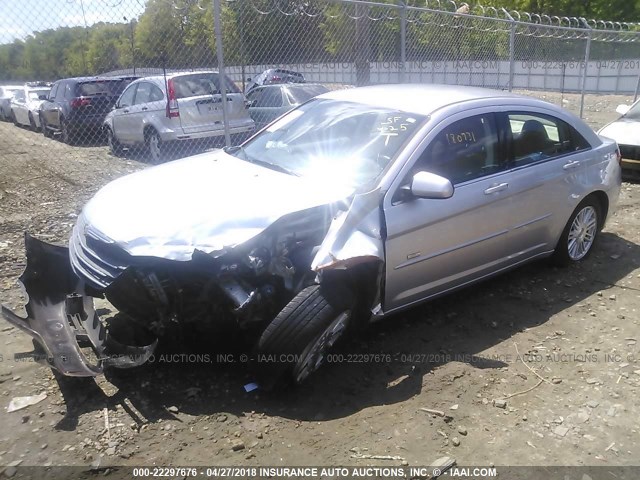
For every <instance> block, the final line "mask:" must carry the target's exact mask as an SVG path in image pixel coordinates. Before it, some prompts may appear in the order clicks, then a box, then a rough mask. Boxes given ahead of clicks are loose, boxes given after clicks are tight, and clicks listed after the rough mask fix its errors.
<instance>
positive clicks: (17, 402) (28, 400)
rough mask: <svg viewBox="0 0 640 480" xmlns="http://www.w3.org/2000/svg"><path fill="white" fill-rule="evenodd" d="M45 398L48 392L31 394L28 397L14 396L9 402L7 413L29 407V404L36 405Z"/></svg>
mask: <svg viewBox="0 0 640 480" xmlns="http://www.w3.org/2000/svg"><path fill="white" fill-rule="evenodd" d="M45 398H47V394H46V393H41V394H40V395H29V396H28V397H14V398H12V399H11V401H10V402H9V407H8V408H7V413H11V412H15V411H17V410H22V409H23V408H27V407H28V406H29V405H35V404H36V403H40V402H41V401H42V400H44V399H45Z"/></svg>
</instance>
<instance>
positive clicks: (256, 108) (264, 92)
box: [247, 83, 329, 129]
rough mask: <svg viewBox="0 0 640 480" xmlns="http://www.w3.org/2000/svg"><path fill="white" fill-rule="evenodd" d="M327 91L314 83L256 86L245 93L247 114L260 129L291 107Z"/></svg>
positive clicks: (322, 86)
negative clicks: (247, 103)
mask: <svg viewBox="0 0 640 480" xmlns="http://www.w3.org/2000/svg"><path fill="white" fill-rule="evenodd" d="M328 91H329V89H328V88H327V87H325V86H324V85H320V84H316V83H304V84H299V85H298V84H288V83H286V84H280V85H265V86H262V87H256V88H254V89H253V90H251V91H250V92H249V93H248V94H247V101H248V102H249V115H251V118H253V121H254V122H256V128H258V129H260V128H262V127H264V126H265V125H268V124H269V123H271V122H272V121H274V120H275V119H276V118H278V117H279V116H280V115H282V114H284V113H286V112H288V111H289V110H291V109H292V108H295V107H297V106H298V105H302V104H303V103H304V102H306V101H307V100H309V99H311V98H313V97H315V96H317V95H321V94H323V93H327V92H328Z"/></svg>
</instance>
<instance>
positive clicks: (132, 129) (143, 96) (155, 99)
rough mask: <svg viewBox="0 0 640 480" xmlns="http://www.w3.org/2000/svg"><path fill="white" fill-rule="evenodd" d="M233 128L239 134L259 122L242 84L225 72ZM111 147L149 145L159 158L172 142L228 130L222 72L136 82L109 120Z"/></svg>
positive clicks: (114, 150) (242, 135) (236, 136)
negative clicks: (238, 84) (225, 119)
mask: <svg viewBox="0 0 640 480" xmlns="http://www.w3.org/2000/svg"><path fill="white" fill-rule="evenodd" d="M225 84H226V88H227V105H228V114H229V118H230V121H229V129H230V133H231V135H232V136H233V137H234V140H236V142H234V143H239V142H238V140H240V139H244V138H245V137H247V136H248V135H249V134H250V133H251V132H253V130H255V124H254V122H253V120H252V119H251V117H250V116H249V112H248V110H247V105H246V103H245V98H244V95H243V94H242V93H241V92H240V90H238V87H237V86H236V85H235V84H234V83H233V82H232V81H231V80H230V79H229V78H226V82H225ZM104 128H105V130H106V134H107V138H108V141H109V147H110V148H111V152H112V153H113V154H114V155H121V154H122V151H123V149H124V148H125V147H128V148H133V147H145V148H147V149H148V152H149V155H150V157H151V160H152V161H153V162H154V163H157V162H160V161H162V160H163V159H164V158H165V155H166V153H167V150H168V149H167V146H168V145H169V144H170V143H171V142H185V141H192V140H198V139H204V138H211V137H220V138H222V136H223V135H224V122H223V116H222V95H221V93H220V74H219V73H218V72H215V71H206V72H188V73H172V74H169V75H167V76H166V77H165V76H162V75H160V76H155V77H146V78H141V79H138V80H136V81H135V82H132V83H131V85H129V86H128V87H127V89H126V90H124V91H123V92H122V95H120V98H119V99H118V101H117V103H116V105H115V107H114V109H113V110H112V111H111V112H110V113H109V114H108V115H107V117H106V118H105V121H104Z"/></svg>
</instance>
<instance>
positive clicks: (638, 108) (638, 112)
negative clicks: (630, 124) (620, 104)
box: [624, 102, 640, 120]
mask: <svg viewBox="0 0 640 480" xmlns="http://www.w3.org/2000/svg"><path fill="white" fill-rule="evenodd" d="M624 116H625V118H630V119H632V120H640V102H636V103H635V104H634V105H633V106H632V107H631V108H630V109H629V111H628V112H627V113H626V114H625V115H624Z"/></svg>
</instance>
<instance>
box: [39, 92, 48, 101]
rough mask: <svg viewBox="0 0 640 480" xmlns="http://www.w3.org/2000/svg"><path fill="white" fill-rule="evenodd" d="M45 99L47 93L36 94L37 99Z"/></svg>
mask: <svg viewBox="0 0 640 480" xmlns="http://www.w3.org/2000/svg"><path fill="white" fill-rule="evenodd" d="M46 99H47V94H46V93H45V94H42V95H38V100H46Z"/></svg>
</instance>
